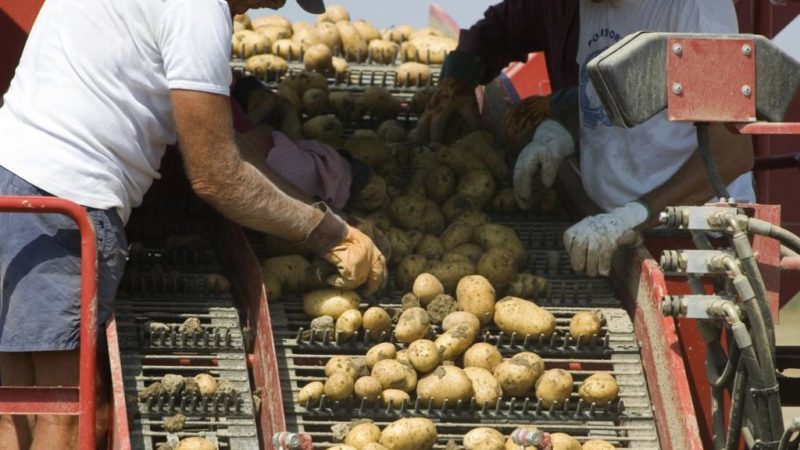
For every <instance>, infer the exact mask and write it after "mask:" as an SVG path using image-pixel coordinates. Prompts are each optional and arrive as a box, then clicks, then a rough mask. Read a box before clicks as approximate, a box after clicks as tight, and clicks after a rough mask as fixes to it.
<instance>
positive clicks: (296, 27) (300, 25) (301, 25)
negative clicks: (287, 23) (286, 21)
mask: <svg viewBox="0 0 800 450" xmlns="http://www.w3.org/2000/svg"><path fill="white" fill-rule="evenodd" d="M309 28H314V25H312V24H310V23H309V22H305V21H302V20H298V21H296V22H292V33H298V32H300V31H301V30H307V29H309Z"/></svg>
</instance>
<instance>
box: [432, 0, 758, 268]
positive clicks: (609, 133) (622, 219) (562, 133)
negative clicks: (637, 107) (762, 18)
mask: <svg viewBox="0 0 800 450" xmlns="http://www.w3.org/2000/svg"><path fill="white" fill-rule="evenodd" d="M514 3H516V2H512V1H506V2H504V3H502V4H500V5H497V6H494V7H493V8H492V9H490V10H489V12H487V14H486V19H484V21H488V22H490V23H491V22H493V23H497V24H502V23H503V20H502V19H498V17H499V15H498V11H503V12H505V17H506V18H507V19H505V20H507V21H508V23H509V26H508V27H506V28H507V29H511V26H510V24H512V23H515V21H521V22H522V23H527V21H532V20H534V18H533V16H530V17H525V18H522V17H519V15H520V14H522V13H523V12H525V11H524V10H523V9H522V7H521V6H519V5H514ZM519 3H524V4H525V5H529V6H528V7H530V8H532V6H531V5H532V4H541V5H542V10H541V11H542V12H546V13H548V12H549V13H550V15H549V16H548V17H546V18H539V19H538V20H539V21H543V22H544V23H546V24H548V26H549V27H551V28H552V29H556V30H563V29H569V28H570V27H572V26H574V24H573V23H572V22H571V21H570V20H564V16H562V15H559V14H557V13H556V12H557V11H556V10H552V9H551V10H545V9H544V5H547V4H549V3H551V2H549V1H547V0H540V1H532V2H519ZM514 6H516V9H515V8H514ZM578 10H579V17H580V23H579V26H578V30H580V31H579V39H578V40H577V42H578V47H577V51H576V53H574V54H573V55H574V61H575V62H576V63H577V64H578V66H579V72H578V73H579V77H578V95H577V97H578V102H579V109H580V112H579V124H578V125H579V133H578V136H579V139H576V137H577V136H576V133H575V132H574V131H573V132H571V131H570V129H569V127H568V126H565V123H563V122H559V121H555V120H544V121H542V122H541V123H540V124H539V125H538V127H537V128H536V131H535V133H534V136H533V139H532V141H531V142H530V144H528V145H527V146H525V148H524V149H523V150H522V152H521V153H520V155H519V156H518V158H517V159H516V161H515V164H514V191H515V195H516V198H517V202H518V203H519V204H520V206H521V207H522V208H524V209H526V208H529V207H530V204H531V198H532V186H533V181H534V177H535V176H540V177H541V180H542V183H543V184H544V185H545V186H551V185H552V184H553V183H554V182H555V179H556V174H557V171H558V167H559V166H560V165H561V163H562V162H563V161H564V160H565V159H566V158H568V157H569V156H571V155H573V154H575V153H576V148H577V143H578V142H580V168H581V179H582V182H583V187H584V190H585V191H586V193H587V194H588V195H589V197H590V198H591V199H592V200H593V201H594V202H595V203H596V204H597V205H598V206H599V207H600V208H601V209H602V210H604V211H606V212H605V213H602V214H598V215H595V216H590V217H587V218H585V219H583V220H581V221H580V222H578V223H577V224H575V225H573V226H572V227H570V228H569V229H568V230H567V231H566V233H565V234H564V244H565V247H566V249H567V251H568V253H569V256H570V262H571V264H572V267H573V269H574V270H575V271H578V272H585V273H586V274H587V275H589V276H597V275H608V274H609V272H610V269H611V259H612V256H613V254H614V252H615V251H616V249H617V248H618V247H619V245H623V244H628V243H633V241H634V237H635V233H632V232H633V231H634V230H636V229H639V228H644V227H649V226H653V225H655V220H654V215H653V212H658V211H661V210H663V209H664V208H666V207H667V206H669V205H677V204H700V203H703V202H706V201H708V199H710V198H711V197H712V196H713V190H712V188H711V186H710V184H709V182H708V179H707V176H706V173H705V171H704V167H703V164H702V158H701V156H700V154H699V152H698V151H697V137H696V133H695V130H694V127H693V126H692V125H691V124H686V123H673V122H669V121H668V119H667V115H666V112H662V113H660V114H658V115H657V116H655V117H653V118H652V119H650V120H649V121H647V122H645V123H644V124H642V125H640V126H637V127H635V128H632V129H624V128H620V127H615V126H613V125H612V124H611V121H610V120H609V119H608V116H607V114H606V112H605V109H604V108H603V105H602V104H601V102H600V100H599V98H598V96H597V93H596V92H595V90H594V88H593V86H592V84H591V80H590V79H589V76H588V73H587V72H586V64H587V63H588V61H590V60H591V59H592V58H593V57H595V56H597V55H598V54H600V53H601V52H602V51H604V50H605V49H607V48H609V47H610V46H611V45H613V44H614V43H616V42H618V41H619V40H620V39H621V38H623V37H624V36H626V35H627V34H630V33H633V32H635V31H638V30H651V31H664V32H698V33H736V32H737V21H736V13H735V10H734V7H733V3H732V1H731V0H706V1H701V0H635V1H621V0H619V1H617V0H607V1H603V0H580V4H579V5H578ZM495 27H496V28H492V29H493V30H494V29H500V28H502V27H500V26H499V25H495ZM482 28H485V26H482V25H481V22H479V23H478V25H475V26H473V27H472V28H471V29H470V31H469V32H467V34H466V35H467V36H470V32H471V31H472V30H476V29H477V30H480V29H482ZM530 29H534V28H530ZM521 30H525V32H526V33H527V32H528V29H526V28H521V29H520V32H519V33H522V31H521ZM485 34H486V35H487V36H489V37H493V36H496V35H497V32H493V33H489V32H485ZM462 36H464V32H463V31H462ZM561 38H562V39H563V40H562V41H561V43H560V45H561V46H562V47H564V48H567V47H569V46H570V43H571V42H572V41H571V39H570V38H569V37H566V38H565V36H561ZM521 39H524V38H521ZM462 40H463V37H462ZM513 41H514V39H513V38H509V37H504V38H503V39H502V40H501V41H499V42H497V41H492V42H493V43H494V44H495V45H497V44H502V43H503V42H513ZM552 45H554V46H557V45H559V44H558V43H556V44H552ZM461 47H462V45H461V43H459V49H460V48H461ZM504 49H505V47H504V46H502V45H497V47H496V49H495V50H497V52H498V54H500V55H503V54H505V53H506V52H505V50H504ZM457 53H458V52H457ZM484 53H487V51H486V50H484ZM488 53H490V54H491V51H488ZM547 59H548V72H549V73H550V75H551V76H552V75H553V74H563V73H564V69H565V68H569V67H572V63H571V62H570V63H566V64H565V63H563V61H559V62H556V63H555V64H556V65H559V67H558V69H561V70H556V68H553V67H552V65H553V64H554V63H553V62H552V61H551V58H549V57H548V58H547ZM560 64H564V65H563V66H562V65H560ZM446 67H447V63H445V68H446ZM473 67H474V65H473ZM557 82H559V83H560V81H559V80H557ZM448 83H450V82H448V81H447V78H445V79H444V81H443V82H442V88H440V89H441V90H443V92H444V93H443V94H438V93H437V94H434V95H433V98H434V99H436V98H437V97H439V98H442V97H443V98H448V97H447V92H448V91H452V89H450V88H448V87H447V86H448ZM556 87H557V86H556ZM429 107H430V108H429V109H430V110H432V111H433V112H434V113H435V114H438V117H434V118H431V119H428V120H429V121H430V123H431V124H435V123H441V122H446V121H447V120H449V117H447V114H450V115H452V114H453V113H452V110H453V108H450V109H447V108H439V111H437V104H436V103H433V104H429ZM426 113H427V112H426ZM431 128H432V129H433V127H431ZM421 134H423V135H424V134H425V133H421ZM709 134H710V137H709V139H710V145H711V149H712V152H713V154H714V155H715V157H716V160H717V163H718V169H719V172H720V174H721V176H722V178H723V180H725V181H726V182H728V183H731V184H730V185H729V186H728V190H729V192H730V193H731V196H732V197H733V198H734V199H736V200H738V201H743V202H749V201H755V192H754V189H753V183H752V175H751V174H750V172H749V170H750V168H751V167H752V164H753V150H752V142H751V140H750V139H749V138H747V137H743V136H737V135H734V134H732V133H730V132H729V131H727V129H726V128H724V127H723V126H721V125H711V126H710V128H709ZM429 135H430V136H432V137H436V136H434V134H433V133H429Z"/></svg>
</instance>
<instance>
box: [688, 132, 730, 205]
mask: <svg viewBox="0 0 800 450" xmlns="http://www.w3.org/2000/svg"><path fill="white" fill-rule="evenodd" d="M695 128H697V148H698V149H699V150H700V156H701V157H702V158H703V165H704V166H705V168H706V175H707V176H708V180H709V181H710V182H711V187H712V188H713V189H714V194H715V195H716V196H717V197H718V198H720V199H723V198H724V199H729V198H730V197H731V196H730V194H729V193H728V187H727V186H726V185H725V182H724V181H722V177H721V176H720V174H719V170H718V169H717V163H716V161H714V153H713V152H712V151H711V145H710V144H709V139H708V124H707V123H702V122H698V123H696V124H695Z"/></svg>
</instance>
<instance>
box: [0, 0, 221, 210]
mask: <svg viewBox="0 0 800 450" xmlns="http://www.w3.org/2000/svg"><path fill="white" fill-rule="evenodd" d="M230 51H231V16H230V10H229V8H228V4H227V3H226V2H225V1H224V0H80V1H70V0H47V1H46V2H44V5H43V6H42V9H41V11H40V12H39V15H38V17H37V18H36V22H35V23H34V25H33V29H32V30H31V33H30V36H29V38H28V42H27V43H26V45H25V50H24V51H23V54H22V59H21V60H20V63H19V66H18V67H17V69H16V73H15V76H14V79H13V81H12V82H11V86H10V87H9V90H8V92H7V93H6V94H5V96H4V105H3V107H2V108H0V136H2V139H0V165H1V166H4V167H5V168H7V169H8V170H10V171H11V172H13V173H15V174H16V175H18V176H19V177H21V178H23V179H25V180H26V181H28V182H29V183H31V184H33V185H35V186H36V187H38V188H40V189H43V190H45V191H47V192H49V193H51V194H53V195H56V196H59V197H63V198H66V199H69V200H72V201H75V202H77V203H79V204H81V205H85V206H89V207H93V208H101V209H108V208H117V209H118V211H119V213H120V216H121V217H122V219H123V220H127V218H128V216H129V215H130V211H131V209H132V208H133V207H136V206H138V205H139V204H140V203H141V201H142V197H143V196H144V194H145V192H146V191H147V189H148V188H149V187H150V184H151V183H152V181H153V179H154V178H158V176H159V174H158V168H159V165H160V161H161V157H162V155H163V154H164V149H165V147H166V146H167V145H169V144H172V143H174V142H175V140H176V132H175V124H174V120H173V117H172V102H171V100H170V95H169V92H170V89H185V90H195V91H203V92H210V93H215V94H221V95H228V94H229V87H230V83H231V78H232V77H231V71H230V69H229V66H228V59H229V56H230Z"/></svg>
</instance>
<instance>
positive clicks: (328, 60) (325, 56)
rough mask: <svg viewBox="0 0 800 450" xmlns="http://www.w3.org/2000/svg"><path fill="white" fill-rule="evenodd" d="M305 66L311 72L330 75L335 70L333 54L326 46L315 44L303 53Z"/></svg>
mask: <svg viewBox="0 0 800 450" xmlns="http://www.w3.org/2000/svg"><path fill="white" fill-rule="evenodd" d="M303 66H304V67H305V69H306V70H308V71H309V72H319V73H329V72H331V71H332V70H333V53H332V52H331V49H329V48H328V46H327V45H325V44H313V45H311V46H309V47H308V49H307V50H305V52H304V53H303Z"/></svg>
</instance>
